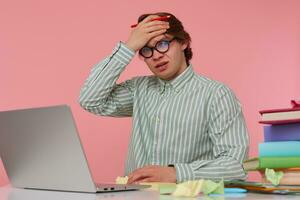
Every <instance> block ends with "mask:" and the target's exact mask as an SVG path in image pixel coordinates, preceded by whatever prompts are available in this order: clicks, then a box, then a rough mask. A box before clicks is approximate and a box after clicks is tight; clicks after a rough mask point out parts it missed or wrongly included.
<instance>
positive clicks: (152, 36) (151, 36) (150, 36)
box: [149, 29, 167, 40]
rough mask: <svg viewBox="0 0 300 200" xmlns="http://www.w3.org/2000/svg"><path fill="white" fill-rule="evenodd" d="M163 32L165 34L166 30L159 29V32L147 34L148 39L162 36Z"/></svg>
mask: <svg viewBox="0 0 300 200" xmlns="http://www.w3.org/2000/svg"><path fill="white" fill-rule="evenodd" d="M165 32H167V29H161V30H158V31H153V32H151V33H149V38H150V39H151V38H154V37H156V36H158V35H161V34H164V33H165ZM162 38H163V35H162ZM150 39H149V40H150Z"/></svg>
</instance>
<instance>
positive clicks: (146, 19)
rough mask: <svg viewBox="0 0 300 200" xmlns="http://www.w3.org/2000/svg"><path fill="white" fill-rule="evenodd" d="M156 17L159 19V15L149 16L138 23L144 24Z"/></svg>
mask: <svg viewBox="0 0 300 200" xmlns="http://www.w3.org/2000/svg"><path fill="white" fill-rule="evenodd" d="M157 17H159V15H149V16H147V17H146V18H145V19H143V21H141V22H140V23H141V24H144V23H147V22H150V21H151V20H152V19H155V18H157Z"/></svg>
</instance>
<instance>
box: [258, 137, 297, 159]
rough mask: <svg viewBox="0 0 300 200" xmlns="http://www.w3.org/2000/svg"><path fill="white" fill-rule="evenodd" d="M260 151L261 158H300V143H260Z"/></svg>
mask: <svg viewBox="0 0 300 200" xmlns="http://www.w3.org/2000/svg"><path fill="white" fill-rule="evenodd" d="M258 151H259V153H258V154H259V157H285V156H291V157H292V156H299V157H300V141H284V142H265V143H260V144H259V146H258Z"/></svg>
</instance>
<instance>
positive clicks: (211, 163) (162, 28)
mask: <svg viewBox="0 0 300 200" xmlns="http://www.w3.org/2000/svg"><path fill="white" fill-rule="evenodd" d="M167 15H170V16H171V17H170V18H169V19H168V21H158V20H152V19H154V18H157V17H159V16H167ZM138 22H139V23H138V25H137V27H136V28H134V29H133V30H132V32H131V34H130V37H129V38H128V40H127V41H126V42H125V43H123V42H120V43H119V44H118V45H117V46H116V48H115V49H114V51H113V53H112V55H110V56H109V57H108V58H106V59H104V60H103V61H101V62H100V63H99V64H97V65H96V66H95V67H94V68H93V70H92V71H91V74H90V76H89V77H88V79H87V80H86V82H85V84H84V86H83V88H82V90H81V93H80V99H79V103H80V105H81V106H82V107H83V108H84V109H85V110H87V111H89V112H92V113H94V114H96V115H102V116H113V117H132V118H133V128H132V135H131V140H130V144H129V150H128V156H127V162H126V172H125V174H126V175H128V176H129V181H128V182H129V183H136V182H182V181H186V180H193V179H202V178H204V179H212V180H218V179H221V178H223V179H224V180H232V179H245V178H246V174H245V172H244V170H243V168H242V162H243V160H244V159H245V158H246V156H247V152H248V135H247V130H246V126H245V121H244V117H243V113H242V109H241V106H240V104H239V102H238V100H237V99H236V97H235V95H234V94H233V92H232V91H231V90H230V89H229V88H228V87H226V86H225V85H223V84H222V83H219V82H216V81H213V80H210V79H208V78H206V77H204V76H201V75H198V74H196V73H194V72H193V69H192V65H191V64H190V63H189V61H190V59H191V58H192V50H191V48H190V42H191V39H190V36H189V34H188V33H187V32H186V31H185V30H184V28H183V26H182V24H181V22H180V21H179V20H178V19H177V18H176V17H175V16H174V15H172V14H170V13H155V14H145V15H142V16H140V18H139V20H138ZM136 52H139V56H140V57H142V58H143V59H144V61H145V63H146V64H147V66H148V67H149V69H150V70H151V71H152V72H153V74H154V75H153V76H145V77H135V78H132V79H131V80H127V81H125V82H123V83H121V84H116V81H117V79H118V78H119V76H120V74H121V73H122V71H123V70H124V69H125V67H126V66H127V65H128V64H129V63H130V61H131V59H132V58H133V57H134V55H135V53H136Z"/></svg>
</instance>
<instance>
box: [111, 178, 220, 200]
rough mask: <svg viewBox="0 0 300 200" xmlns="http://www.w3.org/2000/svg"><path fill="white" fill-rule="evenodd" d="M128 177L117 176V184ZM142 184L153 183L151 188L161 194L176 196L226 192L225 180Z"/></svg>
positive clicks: (123, 182) (122, 182)
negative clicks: (217, 181) (216, 181)
mask: <svg viewBox="0 0 300 200" xmlns="http://www.w3.org/2000/svg"><path fill="white" fill-rule="evenodd" d="M127 181H128V177H127V176H125V177H119V176H118V177H117V178H116V183H117V184H126V183H127ZM140 184H141V185H151V188H150V190H156V191H159V192H160V194H171V195H172V196H174V197H196V196H197V195H198V194H199V193H200V192H202V193H203V194H205V195H208V194H224V182H223V180H222V181H220V182H219V183H215V182H213V181H211V180H204V179H200V180H193V181H186V182H183V183H178V184H175V183H162V182H150V183H140Z"/></svg>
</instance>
